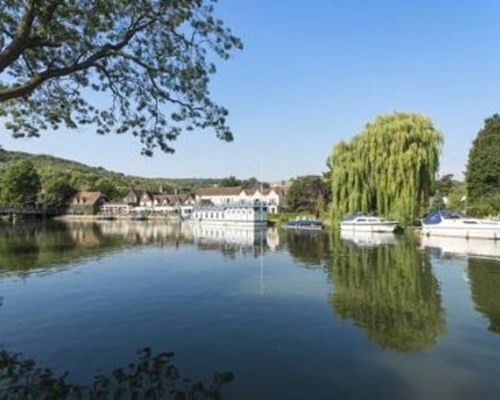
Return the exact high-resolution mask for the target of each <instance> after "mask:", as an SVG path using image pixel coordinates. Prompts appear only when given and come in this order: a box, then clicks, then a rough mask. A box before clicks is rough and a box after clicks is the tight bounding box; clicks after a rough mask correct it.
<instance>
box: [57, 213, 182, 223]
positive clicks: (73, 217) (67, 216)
mask: <svg viewBox="0 0 500 400" xmlns="http://www.w3.org/2000/svg"><path fill="white" fill-rule="evenodd" d="M54 219H56V220H58V221H105V220H107V219H109V220H120V221H133V218H132V217H131V216H130V215H113V216H112V217H111V218H110V217H108V216H103V215H98V214H95V215H71V214H65V215H59V216H57V217H54ZM144 220H155V221H169V222H175V221H179V219H178V218H171V217H168V216H166V215H151V216H147V217H145V218H144Z"/></svg>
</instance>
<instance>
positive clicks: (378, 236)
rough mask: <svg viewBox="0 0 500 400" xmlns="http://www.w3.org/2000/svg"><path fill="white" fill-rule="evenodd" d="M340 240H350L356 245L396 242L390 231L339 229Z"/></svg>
mask: <svg viewBox="0 0 500 400" xmlns="http://www.w3.org/2000/svg"><path fill="white" fill-rule="evenodd" d="M340 238H341V239H342V240H345V241H348V242H352V243H354V244H356V245H358V246H381V245H385V244H396V235H394V233H392V232H387V233H382V232H353V231H347V232H346V231H341V232H340Z"/></svg>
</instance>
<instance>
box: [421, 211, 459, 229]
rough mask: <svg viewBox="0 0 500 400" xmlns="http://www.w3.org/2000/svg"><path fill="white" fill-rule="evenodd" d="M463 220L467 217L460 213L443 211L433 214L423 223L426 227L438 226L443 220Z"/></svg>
mask: <svg viewBox="0 0 500 400" xmlns="http://www.w3.org/2000/svg"><path fill="white" fill-rule="evenodd" d="M462 218H466V216H465V214H463V213H461V212H460V211H455V210H448V209H443V210H437V211H433V212H431V213H430V214H428V215H427V216H426V217H425V218H424V221H423V222H424V224H425V225H436V224H439V223H440V222H441V221H442V220H443V219H462Z"/></svg>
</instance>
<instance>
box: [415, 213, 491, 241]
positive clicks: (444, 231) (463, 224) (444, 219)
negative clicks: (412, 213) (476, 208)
mask: <svg viewBox="0 0 500 400" xmlns="http://www.w3.org/2000/svg"><path fill="white" fill-rule="evenodd" d="M422 233H423V234H424V235H426V236H450V237H461V238H465V239H492V240H500V221H493V220H487V219H478V218H471V217H467V216H466V215H464V214H462V213H461V212H458V211H453V210H439V211H435V212H432V213H430V214H429V215H428V216H427V217H425V218H424V219H423V220H422Z"/></svg>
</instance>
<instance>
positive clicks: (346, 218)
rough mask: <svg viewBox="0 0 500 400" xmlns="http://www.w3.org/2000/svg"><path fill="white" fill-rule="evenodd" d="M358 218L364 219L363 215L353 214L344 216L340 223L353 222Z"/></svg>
mask: <svg viewBox="0 0 500 400" xmlns="http://www.w3.org/2000/svg"><path fill="white" fill-rule="evenodd" d="M359 217H366V215H365V214H363V213H354V214H349V215H346V216H344V217H343V218H342V221H343V222H344V221H353V220H355V219H356V218H359Z"/></svg>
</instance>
